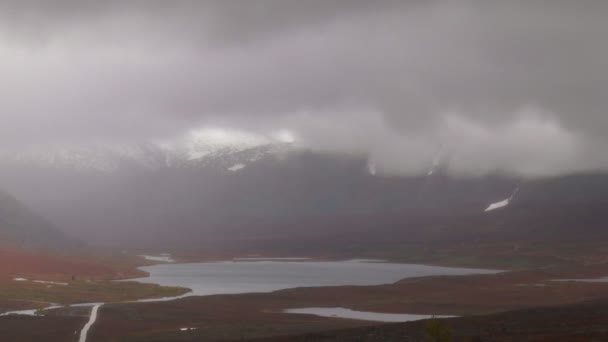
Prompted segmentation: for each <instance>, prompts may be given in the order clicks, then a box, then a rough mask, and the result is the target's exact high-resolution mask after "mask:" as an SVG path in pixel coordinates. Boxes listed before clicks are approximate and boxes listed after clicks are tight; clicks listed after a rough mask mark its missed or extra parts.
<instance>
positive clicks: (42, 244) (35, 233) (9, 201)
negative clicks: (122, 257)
mask: <svg viewBox="0 0 608 342" xmlns="http://www.w3.org/2000/svg"><path fill="white" fill-rule="evenodd" d="M80 244H81V243H80V242H79V241H77V240H76V239H73V238H71V237H68V236H67V235H66V234H64V233H62V232H61V231H60V230H58V229H57V228H56V227H55V226H53V225H52V224H50V223H49V222H48V221H47V220H45V219H44V218H43V217H42V216H40V215H39V214H38V213H36V212H35V211H34V210H32V209H30V208H29V207H27V206H26V205H24V204H23V203H21V202H20V201H18V200H17V199H16V198H14V197H13V196H11V195H9V194H8V193H6V192H4V191H0V246H1V247H2V248H8V249H15V248H17V249H28V250H56V251H59V250H62V249H65V248H75V247H78V246H80Z"/></svg>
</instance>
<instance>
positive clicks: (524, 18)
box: [0, 0, 608, 175]
mask: <svg viewBox="0 0 608 342" xmlns="http://www.w3.org/2000/svg"><path fill="white" fill-rule="evenodd" d="M607 13H608V4H607V3H606V2H604V1H601V0H597V1H593V0H588V1H576V2H573V1H561V0H545V1H542V0H539V1H464V0H463V1H347V0H342V1H328V0H326V1H317V0H308V1H299V0H298V1H295V0H294V1H291V0H275V1H271V0H258V1H132V2H123V1H120V2H119V1H95V2H93V1H91V2H85V1H57V2H46V1H44V2H43V1H40V2H27V1H25V2H17V1H15V2H2V3H0V56H2V59H1V60H0V74H1V75H2V83H0V115H2V121H3V124H2V126H1V127H0V135H1V136H2V138H1V139H2V142H3V143H5V144H14V145H20V144H24V143H28V142H31V141H33V140H37V141H38V142H45V141H59V140H82V139H91V138H99V139H122V140H129V139H147V138H157V137H163V138H164V137H169V136H171V135H175V134H179V132H181V131H183V130H186V129H188V128H192V127H196V126H202V125H208V124H213V125H216V126H217V125H224V126H226V127H237V128H240V129H243V128H245V129H251V130H256V131H271V130H276V129H280V128H287V129H291V130H293V131H294V132H295V133H296V135H297V136H299V137H300V139H301V140H302V143H303V144H305V145H308V146H310V147H312V148H318V149H321V150H329V151H336V152H346V153H364V154H368V155H370V158H371V159H373V161H374V163H376V164H377V166H378V168H379V169H380V170H383V171H385V172H389V173H403V172H420V171H424V170H425V169H427V168H428V167H429V164H430V163H432V160H433V159H434V158H435V155H436V154H437V153H442V154H444V155H445V156H446V158H449V161H450V167H451V168H452V169H453V170H454V171H455V172H463V173H483V172H487V171H493V170H496V169H503V170H507V171H514V172H520V173H526V174H530V175H543V174H555V173H562V172H571V171H578V170H588V169H595V168H606V167H607V166H608V160H607V158H605V157H603V155H602V152H603V150H604V148H606V147H608V143H607V142H606V140H607V139H606V138H604V130H605V129H606V128H608V115H606V114H607V113H605V111H606V108H607V106H606V104H607V102H608V100H606V94H607V93H608V40H606V39H605V33H606V32H608V23H606V21H605V20H604V17H605V15H606V14H607ZM440 151H441V152H440Z"/></svg>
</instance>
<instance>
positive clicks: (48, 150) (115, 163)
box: [0, 129, 291, 173]
mask: <svg viewBox="0 0 608 342" xmlns="http://www.w3.org/2000/svg"><path fill="white" fill-rule="evenodd" d="M290 145H291V144H290V143H289V142H286V141H285V140H284V139H283V140H280V139H272V138H268V137H265V136H261V135H255V134H250V133H242V132H238V131H236V132H233V131H224V130H219V129H205V130H200V131H191V132H189V133H188V134H186V135H185V136H183V137H178V138H176V139H173V140H167V141H143V142H128V143H104V142H97V143H89V144H75V143H73V144H57V145H38V146H36V145H34V146H30V147H28V148H26V149H22V150H17V151H0V167H4V168H23V167H25V168H31V167H34V168H43V169H64V170H79V171H97V172H104V173H111V172H119V171H122V170H125V169H142V170H158V169H167V168H169V169H170V168H187V167H204V166H215V167H222V168H224V169H225V170H232V169H234V170H232V171H236V170H238V169H240V168H242V167H244V166H246V165H247V164H248V163H250V162H255V161H256V160H258V159H260V158H262V157H263V156H265V155H268V154H281V153H283V152H284V151H286V150H287V149H289V148H290ZM235 165H237V166H239V167H235ZM241 165H242V166H241Z"/></svg>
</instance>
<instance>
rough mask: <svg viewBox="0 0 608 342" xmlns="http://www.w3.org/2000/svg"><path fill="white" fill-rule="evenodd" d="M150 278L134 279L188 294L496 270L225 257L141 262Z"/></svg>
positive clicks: (386, 281)
mask: <svg viewBox="0 0 608 342" xmlns="http://www.w3.org/2000/svg"><path fill="white" fill-rule="evenodd" d="M141 269H142V270H144V271H146V272H148V273H150V276H149V277H146V278H138V279H135V281H139V282H142V283H153V284H160V285H165V286H181V287H186V288H189V289H192V293H191V294H192V295H197V296H205V295H214V294H235V293H251V292H272V291H276V290H282V289H289V288H295V287H311V286H314V287H318V286H340V285H381V284H389V283H394V282H396V281H397V280H400V279H403V278H412V277H423V276H434V275H466V274H487V273H498V272H500V271H497V270H485V269H474V268H452V267H439V266H427V265H417V264H397V263H385V262H365V261H356V260H353V261H327V262H326V261H225V262H204V263H188V264H159V265H154V266H145V267H141Z"/></svg>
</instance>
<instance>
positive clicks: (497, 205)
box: [484, 185, 519, 212]
mask: <svg viewBox="0 0 608 342" xmlns="http://www.w3.org/2000/svg"><path fill="white" fill-rule="evenodd" d="M518 192H519V185H518V186H517V187H516V188H515V190H513V192H512V193H511V196H509V198H507V199H504V200H502V201H500V202H495V203H492V204H490V205H489V206H488V207H487V208H486V210H484V211H486V212H487V211H492V210H495V209H498V208H504V207H506V206H508V205H509V203H511V201H512V200H513V198H514V197H515V195H517V193H518Z"/></svg>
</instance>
